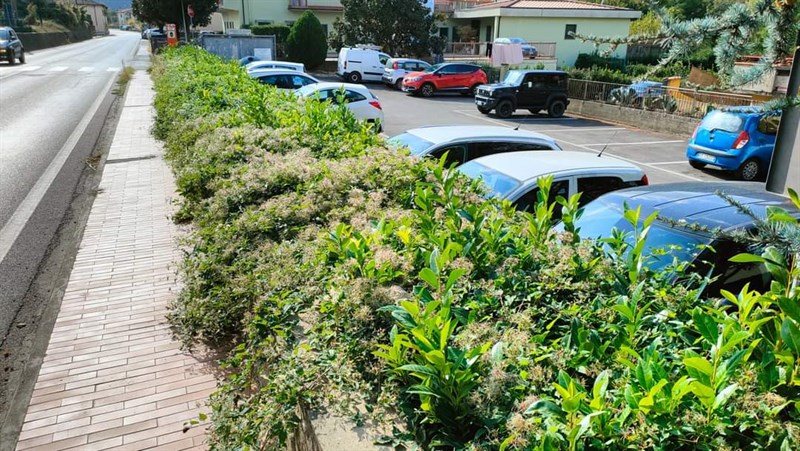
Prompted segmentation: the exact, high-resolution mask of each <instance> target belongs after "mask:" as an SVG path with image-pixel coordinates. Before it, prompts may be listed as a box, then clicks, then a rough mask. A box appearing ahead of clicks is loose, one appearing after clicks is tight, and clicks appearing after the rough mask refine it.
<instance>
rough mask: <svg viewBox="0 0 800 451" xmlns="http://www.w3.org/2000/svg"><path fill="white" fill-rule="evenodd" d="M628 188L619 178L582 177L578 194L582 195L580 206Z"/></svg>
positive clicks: (579, 180) (579, 181)
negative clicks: (608, 193) (609, 193)
mask: <svg viewBox="0 0 800 451" xmlns="http://www.w3.org/2000/svg"><path fill="white" fill-rule="evenodd" d="M625 187H627V184H626V183H625V182H623V181H622V179H620V178H619V177H581V178H579V179H578V192H579V193H582V194H581V199H580V205H586V204H587V203H589V202H591V201H593V200H595V199H597V198H598V197H600V196H602V195H603V194H605V193H607V192H609V191H614V190H618V189H620V188H625Z"/></svg>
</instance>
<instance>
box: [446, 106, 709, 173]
mask: <svg viewBox="0 0 800 451" xmlns="http://www.w3.org/2000/svg"><path fill="white" fill-rule="evenodd" d="M456 112H457V113H460V114H463V115H465V116H470V117H474V118H477V119H480V120H483V121H486V122H491V123H493V124H499V125H505V126H508V123H505V122H500V121H496V120H494V119H490V118H487V117H481V116H478V115H474V114H468V113H463V112H460V111H456ZM558 141H559V142H562V143H564V144H567V145H570V146H575V147H580V148H581V149H584V150H588V151H589V152H591V153H593V154H595V155H596V154H598V151H597V149H592V148H591V147H588V146H585V145H583V144H576V143H572V142H569V141H565V140H563V139H559V140H558ZM603 155H609V156H612V157H614V158H619V159H620V160H624V161H629V162H631V163H636V164H638V165H642V166H647V167H649V168H653V169H658V170H659V171H663V172H666V173H668V174H672V175H676V176H679V177H683V178H687V179H689V180H694V181H696V182H701V181H702V179H699V178H697V177H692V176H691V175H686V174H681V173H680V172H675V171H670V170H669V169H664V168H661V167H658V166H654V165H653V164H652V163H643V162H641V161H636V160H632V159H630V158H625V157H622V156H619V155H615V154H611V153H608V152H603Z"/></svg>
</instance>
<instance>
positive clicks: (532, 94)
mask: <svg viewBox="0 0 800 451" xmlns="http://www.w3.org/2000/svg"><path fill="white" fill-rule="evenodd" d="M567 81H568V77H567V73H566V72H561V71H554V70H552V71H551V70H512V71H509V72H508V74H506V78H505V80H503V81H502V82H501V83H494V84H491V85H482V86H479V87H478V91H477V93H476V95H475V105H477V107H478V111H480V112H481V113H483V114H489V113H490V112H491V111H492V110H494V111H495V114H496V115H497V116H498V117H502V118H507V117H510V116H511V115H512V114H514V111H516V110H517V109H519V108H525V109H527V110H528V111H530V112H531V113H533V114H537V113H538V112H539V111H541V110H547V114H548V115H550V117H561V116H563V115H564V111H566V109H567V105H569V100H567Z"/></svg>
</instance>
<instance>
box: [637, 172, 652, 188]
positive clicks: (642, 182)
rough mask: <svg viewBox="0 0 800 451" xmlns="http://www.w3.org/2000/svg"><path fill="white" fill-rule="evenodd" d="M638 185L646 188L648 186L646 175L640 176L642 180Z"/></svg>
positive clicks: (648, 181)
mask: <svg viewBox="0 0 800 451" xmlns="http://www.w3.org/2000/svg"><path fill="white" fill-rule="evenodd" d="M639 183H641V186H647V185H649V184H650V180H647V174H645V175H644V176H642V179H641V180H639Z"/></svg>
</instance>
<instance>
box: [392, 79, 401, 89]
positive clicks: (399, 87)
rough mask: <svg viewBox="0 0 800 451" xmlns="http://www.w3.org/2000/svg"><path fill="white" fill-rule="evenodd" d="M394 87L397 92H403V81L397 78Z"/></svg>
mask: <svg viewBox="0 0 800 451" xmlns="http://www.w3.org/2000/svg"><path fill="white" fill-rule="evenodd" d="M394 87H395V88H397V90H398V91H402V90H403V79H402V78H398V79H397V81H396V82H394Z"/></svg>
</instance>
